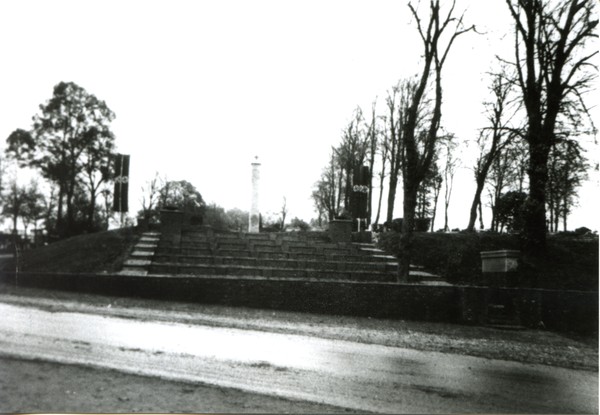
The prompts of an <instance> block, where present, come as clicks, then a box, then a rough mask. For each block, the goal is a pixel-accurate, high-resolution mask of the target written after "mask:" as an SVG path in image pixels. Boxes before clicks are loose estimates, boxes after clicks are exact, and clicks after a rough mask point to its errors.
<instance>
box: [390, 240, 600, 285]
mask: <svg viewBox="0 0 600 415" xmlns="http://www.w3.org/2000/svg"><path fill="white" fill-rule="evenodd" d="M414 235H415V238H414V250H413V260H412V262H413V264H415V265H421V266H423V267H425V269H426V270H427V271H429V272H432V273H435V274H437V275H440V276H442V277H444V278H445V279H446V281H448V282H450V283H452V284H461V285H479V284H480V283H481V279H482V272H481V256H480V252H482V251H496V250H501V249H516V250H521V249H522V246H521V241H520V239H519V238H518V237H517V236H514V235H508V234H497V233H491V232H482V233H472V234H470V233H437V232H436V233H430V232H417V233H415V234H414ZM399 241H400V234H399V233H395V232H388V233H383V234H381V235H380V237H379V246H380V247H381V248H382V249H384V250H385V251H387V252H389V253H390V254H392V255H396V253H397V252H398V249H399ZM519 272H520V285H521V286H522V287H532V288H544V289H553V290H582V291H598V238H597V237H593V238H589V237H588V238H583V237H578V236H563V235H560V234H557V235H549V236H548V252H547V255H546V256H545V257H544V258H543V259H542V260H535V261H533V260H531V259H528V258H524V259H523V260H521V261H520V264H519Z"/></svg>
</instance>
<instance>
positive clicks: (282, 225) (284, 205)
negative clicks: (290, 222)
mask: <svg viewBox="0 0 600 415" xmlns="http://www.w3.org/2000/svg"><path fill="white" fill-rule="evenodd" d="M279 214H280V215H281V219H280V222H279V229H280V230H281V232H284V231H285V217H286V216H287V214H288V210H287V199H286V198H285V196H284V197H283V203H282V204H281V211H280V212H279Z"/></svg>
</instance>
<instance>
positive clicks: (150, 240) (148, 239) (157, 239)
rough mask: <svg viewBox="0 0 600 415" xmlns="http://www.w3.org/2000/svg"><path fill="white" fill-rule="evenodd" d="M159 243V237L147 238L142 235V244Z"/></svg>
mask: <svg viewBox="0 0 600 415" xmlns="http://www.w3.org/2000/svg"><path fill="white" fill-rule="evenodd" d="M158 241H160V237H158V236H146V235H145V234H142V236H141V237H140V242H149V243H158Z"/></svg>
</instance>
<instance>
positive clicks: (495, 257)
mask: <svg viewBox="0 0 600 415" xmlns="http://www.w3.org/2000/svg"><path fill="white" fill-rule="evenodd" d="M519 254H520V252H519V251H515V250H509V249H506V250H502V251H487V252H481V270H482V271H483V284H484V285H485V286H487V287H493V288H499V287H514V286H516V285H517V278H518V274H517V268H518V265H519V263H518V260H519Z"/></svg>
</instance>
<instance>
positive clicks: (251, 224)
mask: <svg viewBox="0 0 600 415" xmlns="http://www.w3.org/2000/svg"><path fill="white" fill-rule="evenodd" d="M255 160H256V161H255V162H254V163H252V199H251V202H250V220H249V221H248V232H250V233H258V232H259V231H260V226H259V223H260V212H259V210H258V184H259V181H260V170H259V169H258V168H259V167H260V163H259V162H258V156H256V157H255Z"/></svg>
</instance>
